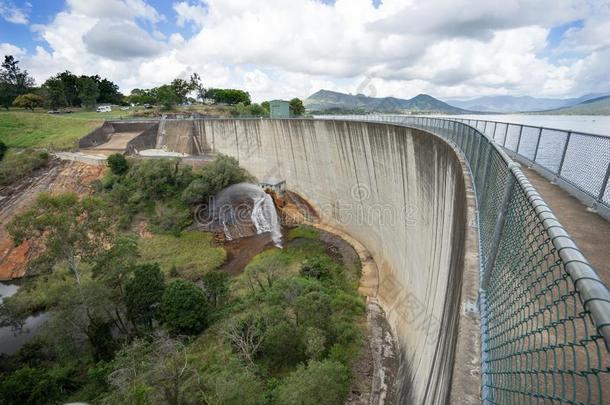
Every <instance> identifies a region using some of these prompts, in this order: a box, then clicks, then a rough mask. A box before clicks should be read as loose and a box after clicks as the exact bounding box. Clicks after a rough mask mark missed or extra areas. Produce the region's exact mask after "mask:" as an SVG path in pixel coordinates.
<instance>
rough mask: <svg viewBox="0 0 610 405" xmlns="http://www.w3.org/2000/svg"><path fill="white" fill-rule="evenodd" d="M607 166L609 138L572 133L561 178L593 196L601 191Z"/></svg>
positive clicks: (609, 150) (609, 160)
mask: <svg viewBox="0 0 610 405" xmlns="http://www.w3.org/2000/svg"><path fill="white" fill-rule="evenodd" d="M583 157H586V158H584V159H583ZM608 164H610V138H604V137H592V136H587V135H582V134H578V133H573V134H572V135H571V136H570V143H569V144H568V148H567V150H566V154H565V158H564V161H563V166H562V168H561V176H562V177H563V178H565V179H566V180H568V181H570V182H571V183H573V184H575V185H577V186H578V187H580V188H581V189H582V190H583V191H585V192H587V193H589V194H591V195H593V194H596V193H599V190H600V189H601V186H602V183H603V181H604V178H605V175H606V170H607V167H608Z"/></svg>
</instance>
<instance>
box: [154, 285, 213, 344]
mask: <svg viewBox="0 0 610 405" xmlns="http://www.w3.org/2000/svg"><path fill="white" fill-rule="evenodd" d="M208 311H209V307H208V302H207V299H206V297H205V294H204V293H203V291H202V290H201V288H199V287H197V286H196V285H195V284H194V283H193V282H191V281H186V280H176V281H174V282H172V283H171V284H170V285H169V286H168V287H167V288H166V289H165V292H164V293H163V298H162V300H161V316H162V319H163V321H164V323H165V325H166V327H167V329H168V330H169V331H170V332H171V333H176V334H187V335H195V334H197V333H200V332H201V331H203V330H204V329H205V327H206V326H207V321H208Z"/></svg>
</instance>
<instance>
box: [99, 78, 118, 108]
mask: <svg viewBox="0 0 610 405" xmlns="http://www.w3.org/2000/svg"><path fill="white" fill-rule="evenodd" d="M95 77H96V78H97V86H98V88H99V90H100V95H99V97H98V99H97V101H98V102H99V103H109V104H121V103H122V102H123V98H124V96H123V94H121V92H120V91H119V86H118V85H117V84H115V83H113V82H111V81H110V80H108V79H102V80H99V77H97V76H95Z"/></svg>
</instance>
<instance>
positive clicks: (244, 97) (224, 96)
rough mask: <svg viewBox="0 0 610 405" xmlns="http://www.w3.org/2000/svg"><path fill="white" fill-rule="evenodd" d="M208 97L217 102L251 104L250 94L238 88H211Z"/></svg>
mask: <svg viewBox="0 0 610 405" xmlns="http://www.w3.org/2000/svg"><path fill="white" fill-rule="evenodd" d="M206 97H207V98H210V99H212V100H214V102H215V103H223V104H229V105H235V104H238V103H243V104H244V105H250V103H251V100H250V94H249V93H248V92H246V91H243V90H236V89H209V90H208V91H207V92H206Z"/></svg>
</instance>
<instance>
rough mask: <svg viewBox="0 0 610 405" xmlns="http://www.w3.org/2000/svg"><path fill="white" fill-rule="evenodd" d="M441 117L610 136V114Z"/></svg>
mask: <svg viewBox="0 0 610 405" xmlns="http://www.w3.org/2000/svg"><path fill="white" fill-rule="evenodd" d="M439 117H445V118H465V119H472V120H486V121H498V122H508V123H511V124H523V125H532V126H536V127H547V128H556V129H563V130H567V131H575V132H587V133H591V134H598V135H606V136H610V115H531V114H490V115H487V114H484V115H478V114H472V115H469V114H467V115H457V116H456V115H439Z"/></svg>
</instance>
